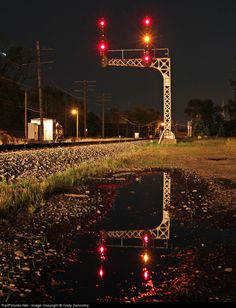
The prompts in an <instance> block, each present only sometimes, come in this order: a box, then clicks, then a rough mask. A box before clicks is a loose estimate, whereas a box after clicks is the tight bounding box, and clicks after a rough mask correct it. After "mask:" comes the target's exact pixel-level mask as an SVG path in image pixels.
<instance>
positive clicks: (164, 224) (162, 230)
mask: <svg viewBox="0 0 236 308" xmlns="http://www.w3.org/2000/svg"><path fill="white" fill-rule="evenodd" d="M170 190H171V178H170V174H169V173H165V172H164V174H163V214H162V221H161V223H160V225H159V226H157V227H156V228H153V229H149V230H114V231H103V234H104V236H105V237H108V238H138V239H140V238H142V237H143V235H144V234H145V233H146V232H148V233H149V234H150V236H151V238H152V239H156V240H168V239H169V238H170V216H169V206H170Z"/></svg>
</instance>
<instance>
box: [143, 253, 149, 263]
mask: <svg viewBox="0 0 236 308" xmlns="http://www.w3.org/2000/svg"><path fill="white" fill-rule="evenodd" d="M143 260H144V262H145V263H147V261H148V260H149V255H148V254H147V252H145V254H144V255H143Z"/></svg>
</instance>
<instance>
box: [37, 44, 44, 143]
mask: <svg viewBox="0 0 236 308" xmlns="http://www.w3.org/2000/svg"><path fill="white" fill-rule="evenodd" d="M36 53H37V65H38V95H39V116H40V127H39V140H40V141H43V140H44V129H43V95H42V65H41V57H40V47H39V41H37V42H36Z"/></svg>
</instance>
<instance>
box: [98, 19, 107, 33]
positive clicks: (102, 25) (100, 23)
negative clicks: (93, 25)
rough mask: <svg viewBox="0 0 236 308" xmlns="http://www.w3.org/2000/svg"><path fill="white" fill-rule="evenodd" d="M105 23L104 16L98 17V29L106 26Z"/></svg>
mask: <svg viewBox="0 0 236 308" xmlns="http://www.w3.org/2000/svg"><path fill="white" fill-rule="evenodd" d="M106 25H107V22H106V20H105V19H104V18H101V19H99V21H98V26H99V28H100V29H102V30H103V29H104V28H105V27H106Z"/></svg>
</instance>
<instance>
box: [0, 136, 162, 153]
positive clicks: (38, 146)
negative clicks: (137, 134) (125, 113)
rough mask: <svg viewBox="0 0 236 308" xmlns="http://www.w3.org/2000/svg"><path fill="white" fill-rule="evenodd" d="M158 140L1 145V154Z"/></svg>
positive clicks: (104, 140)
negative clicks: (5, 152)
mask: <svg viewBox="0 0 236 308" xmlns="http://www.w3.org/2000/svg"><path fill="white" fill-rule="evenodd" d="M154 139H156V140H158V138H119V139H98V140H97V139H94V140H80V141H77V142H50V143H48V142H45V143H39V142H38V143H26V144H2V145H0V152H4V151H17V150H19V151H20V150H29V149H42V148H57V147H71V146H85V145H92V144H108V143H117V142H137V141H142V140H154Z"/></svg>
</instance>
